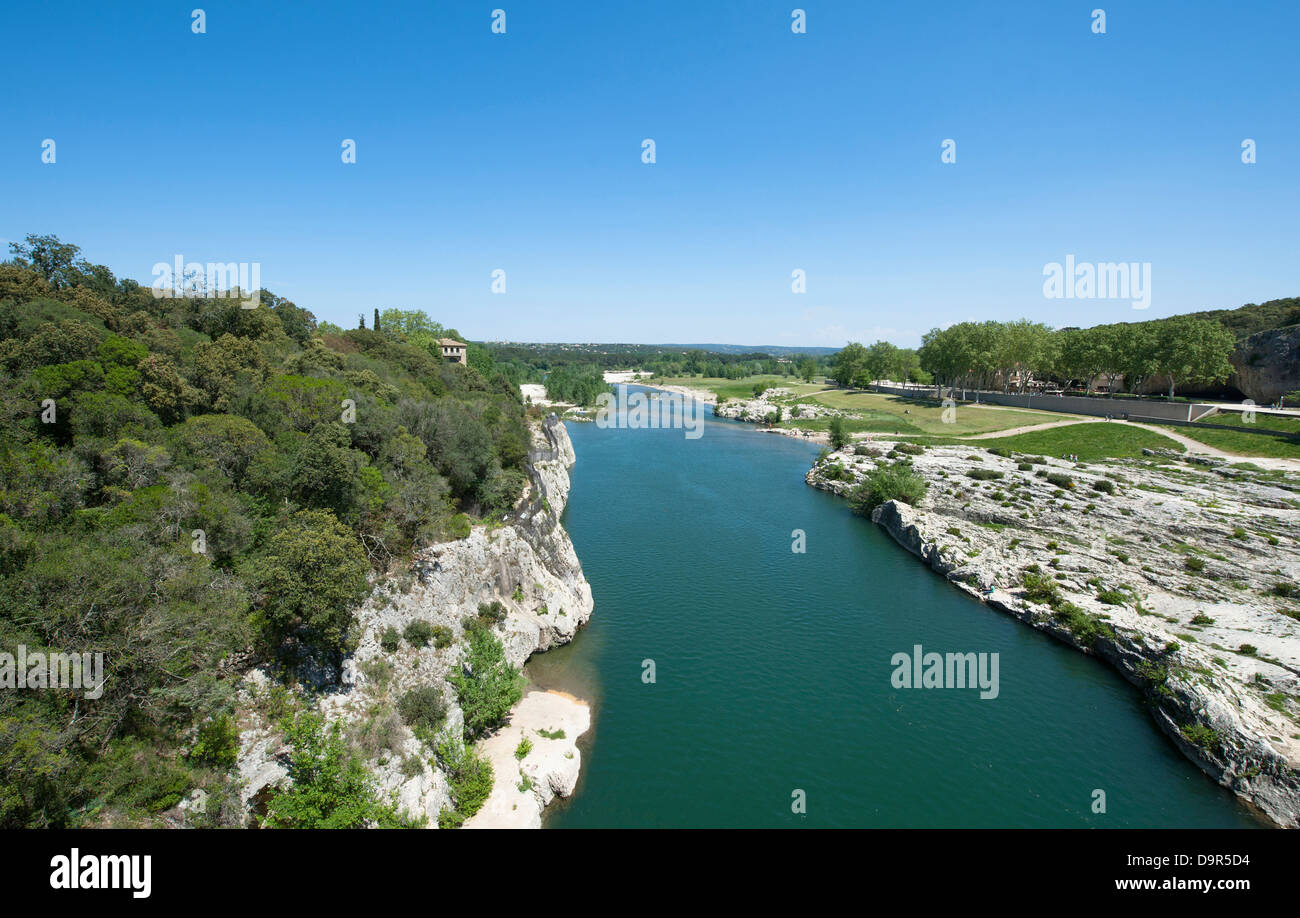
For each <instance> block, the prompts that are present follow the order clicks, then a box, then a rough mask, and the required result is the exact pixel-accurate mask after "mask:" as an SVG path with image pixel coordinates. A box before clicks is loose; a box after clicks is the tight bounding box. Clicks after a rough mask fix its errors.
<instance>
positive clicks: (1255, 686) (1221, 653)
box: [807, 440, 1300, 827]
mask: <svg viewBox="0 0 1300 918" xmlns="http://www.w3.org/2000/svg"><path fill="white" fill-rule="evenodd" d="M894 446H895V444H894V443H890V442H882V441H880V440H873V441H872V442H871V443H870V445H867V444H865V443H862V442H858V443H856V444H854V446H851V447H848V448H846V449H844V450H841V451H839V452H836V453H833V454H831V455H829V456H827V457H826V458H825V459H824V460H822V461H820V462H818V463H817V464H816V465H814V466H813V468H812V470H811V471H809V473H808V476H807V481H808V483H809V484H811V485H813V486H814V487H817V488H821V489H823V490H828V491H832V492H834V493H837V494H841V495H846V494H847V493H848V492H849V491H850V490H851V489H852V488H853V486H854V485H855V484H856V483H857V482H858V481H859V480H861V479H862V477H863V476H865V475H866V474H867V473H868V472H870V471H871V470H872V469H874V468H876V467H878V466H883V465H888V464H890V463H891V462H892V461H896V460H900V459H904V460H908V461H910V462H911V464H912V467H913V469H914V470H915V471H916V472H918V473H919V474H920V475H921V476H922V477H924V478H925V479H926V480H927V482H928V483H929V486H930V487H929V492H928V493H927V495H926V497H925V498H924V499H923V500H922V501H921V502H920V505H919V506H917V507H912V506H909V505H908V504H905V503H901V502H898V501H889V502H887V503H884V504H882V505H880V506H879V507H877V508H876V509H875V511H874V512H873V514H872V520H873V521H875V522H876V523H877V524H878V525H880V526H881V527H883V528H884V529H885V530H886V531H888V532H889V533H890V535H892V536H893V537H894V539H895V540H896V541H897V542H898V543H899V544H900V545H902V546H904V547H905V548H906V549H907V550H908V551H910V552H912V553H913V554H915V555H916V556H917V557H919V558H921V559H922V560H923V561H925V563H926V564H928V565H929V566H930V567H931V568H932V569H934V570H935V571H936V572H938V573H940V574H942V575H944V576H945V577H947V579H948V580H949V581H950V582H951V583H952V584H953V585H954V586H956V587H957V588H959V589H961V590H963V591H964V592H966V593H968V594H970V595H972V596H975V597H977V598H980V599H982V600H983V601H984V602H986V603H987V604H988V605H990V606H992V607H994V608H996V609H999V610H1001V611H1003V612H1006V613H1008V614H1010V615H1013V616H1015V617H1016V618H1018V619H1020V620H1021V621H1023V622H1025V623H1026V624H1029V625H1031V626H1032V627H1034V628H1037V629H1039V630H1042V631H1046V632H1048V633H1049V634H1052V635H1053V636H1054V637H1057V638H1059V639H1060V640H1062V641H1065V642H1066V643H1068V644H1071V645H1072V646H1074V647H1075V648H1077V649H1079V650H1080V651H1082V652H1084V653H1087V654H1093V655H1096V656H1098V657H1100V658H1101V659H1104V660H1106V661H1107V662H1109V663H1111V664H1112V665H1114V666H1115V667H1116V668H1117V669H1118V670H1119V671H1120V673H1121V674H1122V675H1124V677H1125V678H1126V679H1128V680H1129V681H1130V682H1132V683H1134V684H1135V685H1138V686H1140V687H1142V688H1143V690H1144V691H1145V693H1146V696H1147V698H1148V700H1149V701H1150V702H1151V709H1152V714H1153V716H1154V717H1155V719H1156V722H1157V724H1159V725H1160V727H1161V728H1162V729H1163V730H1164V731H1165V732H1166V733H1167V734H1169V736H1170V737H1171V738H1172V739H1173V741H1174V743H1175V744H1176V745H1177V746H1178V747H1179V749H1181V750H1182V752H1183V753H1184V754H1185V755H1186V756H1187V757H1188V758H1190V759H1191V760H1192V761H1194V762H1195V763H1196V764H1197V765H1198V766H1199V767H1200V768H1201V769H1202V770H1204V771H1205V772H1206V773H1207V774H1209V775H1210V776H1211V777H1213V778H1215V780H1217V781H1218V782H1219V783H1220V784H1222V785H1224V786H1225V787H1229V788H1231V789H1232V790H1233V791H1234V792H1235V793H1236V794H1238V795H1239V796H1240V797H1242V798H1244V799H1246V800H1248V801H1250V802H1251V803H1252V804H1254V805H1255V806H1257V807H1258V808H1259V809H1260V810H1262V811H1263V812H1264V813H1265V814H1267V815H1268V817H1269V818H1271V819H1272V820H1274V821H1275V822H1277V823H1278V824H1279V825H1282V826H1288V827H1297V826H1300V608H1298V606H1300V588H1297V587H1296V584H1297V583H1300V552H1298V551H1297V548H1300V499H1298V498H1300V477H1298V476H1295V475H1288V474H1285V473H1281V472H1268V471H1265V470H1262V469H1258V468H1257V467H1251V466H1250V465H1249V464H1247V465H1244V466H1238V467H1235V468H1234V467H1229V466H1228V465H1227V464H1226V463H1223V462H1216V461H1211V460H1204V459H1189V460H1186V461H1184V459H1183V457H1182V456H1180V455H1179V454H1167V455H1153V456H1152V457H1150V458H1147V459H1143V460H1116V461H1109V462H1097V463H1087V464H1085V463H1076V462H1070V461H1065V460H1058V459H1053V458H1045V457H1030V456H1016V457H1015V458H1008V457H1005V456H999V455H995V454H992V453H989V452H987V451H985V450H983V449H980V448H978V447H977V446H975V445H974V444H972V445H971V446H969V447H967V446H962V447H955V446H945V447H929V448H927V449H925V450H924V451H923V452H921V453H920V454H919V455H914V456H899V455H895V456H894V457H892V458H891V457H890V456H889V455H887V454H886V451H887V450H891V449H892V448H893V447H894ZM854 447H862V448H863V449H865V450H868V451H872V452H874V455H858V454H857V453H856V452H855V448H854ZM902 448H903V449H904V450H907V449H914V447H910V446H903V447H902ZM1030 459H1032V460H1033V461H1032V462H1027V461H1026V460H1030ZM1021 465H1028V466H1029V467H1028V468H1026V469H1022V468H1021ZM972 473H974V475H972ZM1048 476H1052V477H1053V478H1055V481H1052V480H1049V477H1048ZM1057 476H1065V477H1057ZM1026 573H1030V574H1034V575H1035V576H1038V577H1041V578H1043V579H1044V581H1045V582H1046V583H1047V584H1049V585H1051V586H1052V587H1054V589H1055V591H1056V593H1057V595H1056V598H1055V602H1054V603H1053V602H1050V601H1047V600H1045V599H1042V598H1039V599H1038V600H1037V601H1035V600H1031V599H1030V598H1029V596H1028V595H1027V590H1026V587H1025V580H1024V578H1025V574H1026ZM1288 584H1289V585H1290V586H1288ZM990 588H991V592H987V591H988V590H990ZM1292 589H1295V590H1296V593H1295V594H1291V593H1290V591H1291V590H1292ZM1070 604H1073V606H1074V607H1075V608H1076V609H1077V612H1071V611H1070V610H1069V605H1070Z"/></svg>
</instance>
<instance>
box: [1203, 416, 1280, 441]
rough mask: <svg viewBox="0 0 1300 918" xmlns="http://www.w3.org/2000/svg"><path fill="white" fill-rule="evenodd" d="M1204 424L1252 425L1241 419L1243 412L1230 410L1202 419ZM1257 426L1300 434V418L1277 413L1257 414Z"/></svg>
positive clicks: (1255, 424)
mask: <svg viewBox="0 0 1300 918" xmlns="http://www.w3.org/2000/svg"><path fill="white" fill-rule="evenodd" d="M1201 423H1202V424H1226V425H1228V426H1230V427H1250V426H1251V425H1250V424H1246V423H1244V422H1243V421H1242V420H1241V412H1238V411H1230V412H1226V413H1220V414H1212V415H1210V416H1209V417H1208V418H1202V419H1201ZM1254 426H1255V427H1259V428H1261V429H1263V430H1277V431H1281V432H1282V433H1289V434H1296V435H1300V418H1292V417H1285V416H1283V415H1277V414H1260V413H1258V412H1257V413H1256V414H1255V423H1254Z"/></svg>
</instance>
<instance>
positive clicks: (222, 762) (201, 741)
mask: <svg viewBox="0 0 1300 918" xmlns="http://www.w3.org/2000/svg"><path fill="white" fill-rule="evenodd" d="M238 755H239V731H238V730H236V729H235V721H234V719H233V718H232V717H231V716H230V715H229V714H221V715H218V716H217V717H213V718H211V719H209V720H206V721H204V722H203V723H202V724H201V725H200V726H199V733H198V738H197V739H196V740H195V742H194V748H193V749H192V750H190V759H191V760H193V761H195V762H199V763H201V764H204V765H211V766H213V767H215V768H220V769H222V770H223V771H224V770H226V769H229V768H232V767H233V766H234V764H235V758H236V757H237V756H238Z"/></svg>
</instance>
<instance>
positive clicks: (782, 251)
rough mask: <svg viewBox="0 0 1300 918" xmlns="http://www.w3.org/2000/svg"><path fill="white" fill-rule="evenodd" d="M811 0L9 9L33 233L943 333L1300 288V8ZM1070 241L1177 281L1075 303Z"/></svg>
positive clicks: (524, 333)
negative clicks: (1048, 283) (1059, 293)
mask: <svg viewBox="0 0 1300 918" xmlns="http://www.w3.org/2000/svg"><path fill="white" fill-rule="evenodd" d="M797 2H798V3H799V4H800V5H802V8H803V9H805V10H806V11H807V23H808V27H807V28H808V31H807V34H804V35H795V34H793V33H792V32H791V30H790V22H791V18H790V13H791V10H792V9H793V8H795V6H796V0H786V2H781V3H776V2H768V0H747V2H741V0H736V2H713V0H696V2H675V0H660V2H655V3H645V2H635V3H633V2H617V0H615V2H610V3H595V2H584V3H579V2H557V0H550V2H540V0H528V2H515V0H487V2H485V3H481V4H480V3H449V4H437V5H435V4H430V3H421V4H383V5H380V4H363V3H332V2H317V3H312V4H310V5H307V4H301V5H299V4H293V5H289V4H284V5H281V6H283V7H284V8H280V9H269V8H268V7H269V6H270V5H269V4H263V3H228V2H227V3H215V2H207V3H206V4H205V5H204V7H203V8H204V10H205V12H206V14H207V33H206V34H203V35H195V34H192V33H191V30H190V22H191V17H190V10H191V9H192V8H194V6H195V5H197V4H200V3H204V0H191V2H190V3H186V4H183V5H182V4H178V3H130V4H104V3H59V2H50V3H40V4H22V5H18V4H8V5H6V7H5V9H4V11H3V13H0V24H2V26H3V31H4V33H5V34H6V36H7V40H6V53H5V55H4V56H3V58H2V59H0V77H3V82H4V85H5V87H6V99H5V101H4V103H3V117H2V118H0V202H2V203H0V238H4V239H5V240H14V239H20V238H21V237H22V236H23V235H25V234H26V233H29V232H39V233H45V232H52V233H57V234H58V235H60V236H61V237H62V238H63V239H65V240H68V241H72V242H76V243H77V244H79V245H81V246H82V247H83V249H84V250H85V254H86V255H87V257H89V258H90V259H91V260H92V261H96V262H101V263H104V264H107V265H109V266H110V267H112V268H113V269H114V271H116V272H117V273H118V274H119V275H127V276H131V277H135V278H137V279H139V280H141V281H142V282H149V281H150V280H151V271H152V266H153V265H154V264H155V263H157V262H160V261H171V260H172V258H173V257H174V256H175V255H176V254H181V255H183V256H184V257H185V258H186V259H187V260H192V261H200V262H208V261H221V262H228V261H246V262H259V263H260V264H261V266H262V267H261V271H262V281H263V284H264V285H265V286H267V287H268V288H270V289H272V290H274V291H275V292H277V293H279V294H281V295H284V296H288V297H289V298H291V299H293V300H294V301H295V302H297V303H298V304H299V305H302V306H305V307H307V308H309V309H311V310H312V311H313V312H315V313H316V315H317V316H318V317H319V318H322V319H328V320H331V321H335V322H338V323H339V324H343V325H346V326H352V325H355V323H356V316H357V314H358V313H360V312H365V313H367V315H368V314H369V312H370V310H371V309H372V308H374V307H375V306H379V307H389V306H401V307H406V308H420V309H424V310H425V311H427V312H428V313H429V314H430V315H432V316H433V317H434V318H436V319H438V320H439V321H441V322H443V323H444V324H446V325H449V326H453V327H456V328H457V329H459V330H460V332H461V333H462V334H464V335H465V336H468V337H471V338H474V339H512V340H545V341H555V340H561V341H642V342H665V341H716V342H734V343H748V344H788V345H800V344H803V345H827V346H839V345H842V344H843V343H844V342H845V340H848V339H856V340H864V341H870V340H874V339H876V338H877V337H884V338H887V339H889V340H893V341H895V342H896V343H898V344H902V345H914V344H917V343H918V342H919V339H920V335H921V333H923V332H924V331H925V330H927V329H929V328H931V327H933V326H936V325H942V324H946V323H950V322H955V321H962V320H964V319H968V318H980V319H983V318H1001V319H1010V318H1017V317H1021V316H1025V317H1029V318H1032V319H1035V320H1039V321H1044V322H1047V323H1049V324H1053V325H1064V324H1082V325H1087V324H1096V323H1098V322H1108V321H1128V320H1133V319H1141V318H1151V317H1155V316H1161V315H1170V314H1173V313H1177V312H1186V311H1190V310H1196V309H1204V308H1218V307H1230V306H1237V305H1241V304H1242V303H1246V302H1262V301H1264V300H1267V299H1272V298H1275V297H1281V296H1294V295H1297V293H1300V277H1298V274H1300V254H1298V252H1300V249H1298V247H1297V241H1298V238H1297V237H1298V232H1297V220H1296V214H1297V213H1298V212H1300V206H1298V205H1300V181H1297V179H1298V177H1300V170H1298V168H1297V167H1298V166H1300V76H1298V75H1297V73H1296V70H1295V65H1294V41H1295V35H1296V31H1297V27H1300V5H1297V4H1296V3H1294V2H1265V3H1252V4H1249V5H1246V4H1226V3H1198V2H1187V0H1179V2H1115V3H1108V2H1106V0H1089V2H1083V3H1074V2H1058V0H1035V2H1001V3H977V2H970V0H961V2H951V3H940V2H926V3H922V2H907V3H890V4H886V3H866V2H855V3H848V2H844V3H838V2H837V3H826V2H811V0H797ZM498 6H499V7H501V8H503V9H505V11H506V25H507V32H506V34H505V35H494V34H492V32H491V28H490V26H491V11H492V9H493V8H494V7H498ZM1096 6H1100V7H1102V8H1104V9H1105V10H1106V17H1107V20H1106V29H1107V31H1106V34H1104V35H1096V34H1093V32H1092V30H1091V19H1090V11H1091V10H1092V9H1093V8H1094V7H1096ZM1246 6H1248V7H1249V8H1243V7H1246ZM45 138H52V139H54V140H55V141H56V143H57V162H56V163H54V164H44V163H42V162H41V143H42V141H43V140H44V139H45ZM344 138H352V139H355V140H356V143H357V162H356V163H355V164H349V165H345V164H343V163H342V162H341V160H340V152H341V148H340V145H341V143H342V141H343V139H344ZM644 138H653V139H654V140H655V142H656V146H657V162H656V163H654V164H653V165H646V164H643V163H642V162H641V142H642V140H643V139H644ZM946 138H952V139H954V140H955V141H956V143H957V161H956V163H953V164H944V163H941V162H940V152H941V149H940V145H941V143H942V141H943V140H944V139H946ZM1245 138H1252V139H1253V140H1255V141H1256V144H1257V156H1258V161H1257V162H1256V163H1255V164H1253V165H1245V164H1243V163H1242V162H1241V143H1242V140H1243V139H1245ZM1067 254H1073V255H1074V256H1075V258H1076V259H1077V260H1078V261H1081V262H1088V261H1093V262H1107V261H1125V262H1139V263H1141V262H1149V263H1150V264H1151V288H1152V299H1151V307H1150V309H1149V310H1146V311H1145V312H1140V311H1135V310H1133V309H1132V308H1131V305H1130V304H1129V303H1128V302H1127V301H1117V300H1102V299H1098V300H1049V299H1046V298H1045V297H1044V295H1043V290H1042V285H1043V277H1042V271H1043V266H1044V265H1045V264H1048V263H1050V262H1060V261H1063V260H1064V258H1065V256H1066V255H1067ZM497 268H500V269H503V270H505V272H506V283H507V292H506V293H505V294H493V293H492V292H491V290H490V283H491V272H492V271H493V270H494V269H497ZM796 268H799V269H803V270H804V271H806V272H807V293H805V294H802V295H796V294H793V293H792V292H791V289H790V284H791V271H792V270H794V269H796Z"/></svg>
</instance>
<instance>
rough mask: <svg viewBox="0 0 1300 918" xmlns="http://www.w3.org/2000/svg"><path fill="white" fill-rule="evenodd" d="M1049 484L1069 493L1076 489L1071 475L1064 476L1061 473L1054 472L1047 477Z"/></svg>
mask: <svg viewBox="0 0 1300 918" xmlns="http://www.w3.org/2000/svg"><path fill="white" fill-rule="evenodd" d="M1047 480H1048V482H1049V483H1051V484H1054V485H1056V486H1057V487H1058V488H1060V489H1061V490H1063V491H1068V490H1070V489H1071V488H1073V487H1074V479H1073V478H1071V477H1070V476H1069V475H1063V474H1061V473H1060V472H1052V473H1051V474H1049V475H1048V476H1047Z"/></svg>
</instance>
